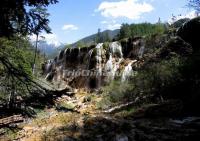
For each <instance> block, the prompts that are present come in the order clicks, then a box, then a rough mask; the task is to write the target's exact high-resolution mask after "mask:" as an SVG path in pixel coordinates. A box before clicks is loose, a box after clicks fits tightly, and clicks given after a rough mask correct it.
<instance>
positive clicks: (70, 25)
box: [62, 24, 78, 30]
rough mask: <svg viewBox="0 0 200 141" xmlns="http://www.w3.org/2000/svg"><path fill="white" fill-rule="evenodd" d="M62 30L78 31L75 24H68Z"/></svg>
mask: <svg viewBox="0 0 200 141" xmlns="http://www.w3.org/2000/svg"><path fill="white" fill-rule="evenodd" d="M62 30H78V27H77V26H75V25H73V24H66V25H64V26H63V27H62Z"/></svg>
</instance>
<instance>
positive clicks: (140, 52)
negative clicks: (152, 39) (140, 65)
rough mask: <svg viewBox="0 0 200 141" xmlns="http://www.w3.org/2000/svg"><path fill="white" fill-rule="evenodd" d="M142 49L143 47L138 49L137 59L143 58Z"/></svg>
mask: <svg viewBox="0 0 200 141" xmlns="http://www.w3.org/2000/svg"><path fill="white" fill-rule="evenodd" d="M144 49H145V47H144V46H141V47H140V50H139V52H138V57H139V58H142V57H143V54H144Z"/></svg>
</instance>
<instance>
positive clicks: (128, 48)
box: [121, 37, 145, 58]
mask: <svg viewBox="0 0 200 141" xmlns="http://www.w3.org/2000/svg"><path fill="white" fill-rule="evenodd" d="M121 44H122V49H123V50H122V52H123V55H124V57H126V58H137V57H142V55H143V53H144V47H145V41H144V39H143V38H142V37H135V38H129V39H128V40H127V41H126V40H124V41H121Z"/></svg>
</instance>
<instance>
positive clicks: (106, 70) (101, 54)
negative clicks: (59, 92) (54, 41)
mask: <svg viewBox="0 0 200 141" xmlns="http://www.w3.org/2000/svg"><path fill="white" fill-rule="evenodd" d="M144 50H145V42H144V39H143V38H140V37H138V38H133V39H129V40H128V41H127V42H122V43H120V42H117V41H116V42H111V43H107V44H103V43H99V44H97V45H96V46H91V47H86V48H72V49H70V48H67V49H65V50H62V51H60V53H59V54H58V56H57V57H55V59H54V60H51V61H48V62H46V63H45V64H43V71H44V74H45V75H46V79H47V80H49V81H53V82H54V81H65V83H67V84H71V85H73V86H75V87H88V88H98V87H100V86H101V85H103V84H105V83H107V82H109V81H110V80H113V79H115V76H116V73H117V72H119V73H120V72H121V74H123V76H121V77H122V79H123V81H126V80H127V79H128V77H129V76H130V73H131V72H132V65H133V63H135V61H136V60H135V59H137V58H141V57H142V56H143V54H144ZM123 62H128V63H125V64H124V63H123ZM88 70H89V71H90V74H91V73H92V75H89V76H87V74H88V73H85V71H88ZM69 71H71V72H70V74H71V75H69V74H68V73H69ZM76 71H79V72H78V74H79V75H78V76H77V75H75V76H74V74H77V73H76ZM83 71H84V74H85V75H86V76H85V75H84V76H82V75H83Z"/></svg>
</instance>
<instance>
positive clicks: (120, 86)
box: [97, 80, 133, 109]
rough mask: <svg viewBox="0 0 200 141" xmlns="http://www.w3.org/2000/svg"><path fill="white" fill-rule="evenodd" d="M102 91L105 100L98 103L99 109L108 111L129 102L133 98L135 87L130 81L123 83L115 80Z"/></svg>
mask: <svg viewBox="0 0 200 141" xmlns="http://www.w3.org/2000/svg"><path fill="white" fill-rule="evenodd" d="M102 89H103V95H104V98H103V99H102V100H101V101H100V102H98V103H97V107H98V108H99V109H107V108H108V107H110V106H111V105H115V104H117V103H120V102H123V101H129V100H131V98H132V97H133V93H132V90H133V85H132V84H131V83H130V82H129V81H127V82H123V83H121V81H120V80H115V81H112V82H111V83H110V84H109V85H107V86H105V87H103V88H102Z"/></svg>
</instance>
